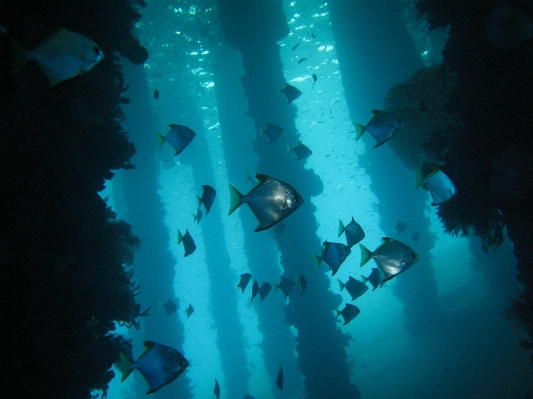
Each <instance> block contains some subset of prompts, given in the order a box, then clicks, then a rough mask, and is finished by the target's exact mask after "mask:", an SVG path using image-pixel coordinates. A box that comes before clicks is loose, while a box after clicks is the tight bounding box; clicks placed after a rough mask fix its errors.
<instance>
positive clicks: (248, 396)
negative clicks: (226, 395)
mask: <svg viewBox="0 0 533 399" xmlns="http://www.w3.org/2000/svg"><path fill="white" fill-rule="evenodd" d="M242 399H255V398H254V397H253V396H252V395H246V394H244V397H243V398H242Z"/></svg>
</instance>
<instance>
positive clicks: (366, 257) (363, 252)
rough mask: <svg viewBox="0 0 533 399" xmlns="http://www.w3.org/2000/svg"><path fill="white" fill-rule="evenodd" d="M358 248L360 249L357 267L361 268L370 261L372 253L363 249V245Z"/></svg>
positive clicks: (365, 248)
mask: <svg viewBox="0 0 533 399" xmlns="http://www.w3.org/2000/svg"><path fill="white" fill-rule="evenodd" d="M359 248H361V263H360V264H359V267H362V266H363V265H364V264H365V263H366V262H368V261H369V260H370V258H371V257H372V252H370V250H369V249H368V248H367V247H365V246H364V245H363V244H359Z"/></svg>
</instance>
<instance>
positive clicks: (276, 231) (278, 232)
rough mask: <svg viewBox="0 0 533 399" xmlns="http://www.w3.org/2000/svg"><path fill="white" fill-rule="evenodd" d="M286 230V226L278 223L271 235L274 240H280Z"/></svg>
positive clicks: (271, 229)
mask: <svg viewBox="0 0 533 399" xmlns="http://www.w3.org/2000/svg"><path fill="white" fill-rule="evenodd" d="M284 230H285V224H283V223H278V224H276V225H274V226H272V227H271V228H270V235H271V236H272V238H279V237H280V236H281V235H282V234H283V231H284Z"/></svg>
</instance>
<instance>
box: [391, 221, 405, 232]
mask: <svg viewBox="0 0 533 399" xmlns="http://www.w3.org/2000/svg"><path fill="white" fill-rule="evenodd" d="M407 227H408V225H407V224H406V223H404V222H400V221H399V220H398V221H397V222H396V224H395V225H394V226H393V229H394V230H395V231H396V233H398V234H402V233H403V232H404V231H405V230H407Z"/></svg>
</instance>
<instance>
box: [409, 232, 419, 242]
mask: <svg viewBox="0 0 533 399" xmlns="http://www.w3.org/2000/svg"><path fill="white" fill-rule="evenodd" d="M419 238H420V233H413V234H411V240H410V241H412V242H414V243H415V244H416V243H417V242H418V239H419Z"/></svg>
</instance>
